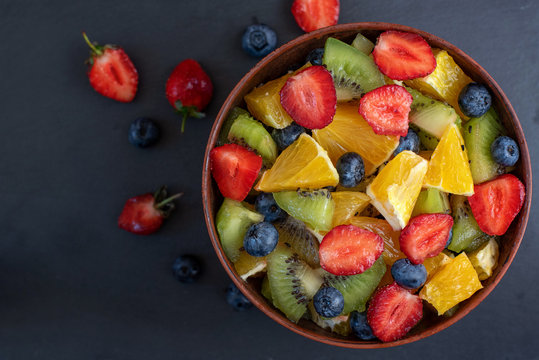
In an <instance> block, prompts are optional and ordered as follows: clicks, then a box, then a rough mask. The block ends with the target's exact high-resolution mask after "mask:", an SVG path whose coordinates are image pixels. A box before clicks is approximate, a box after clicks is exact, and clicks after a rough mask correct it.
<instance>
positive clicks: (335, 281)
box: [324, 256, 387, 314]
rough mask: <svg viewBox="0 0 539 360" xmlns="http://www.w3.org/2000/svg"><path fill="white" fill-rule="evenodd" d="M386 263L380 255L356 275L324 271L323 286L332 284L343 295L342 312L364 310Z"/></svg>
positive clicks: (383, 272) (384, 269)
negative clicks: (340, 274) (339, 274)
mask: <svg viewBox="0 0 539 360" xmlns="http://www.w3.org/2000/svg"><path fill="white" fill-rule="evenodd" d="M386 270H387V268H386V264H385V262H384V259H383V256H380V257H379V258H378V260H376V261H375V262H374V264H373V265H372V266H371V267H370V268H368V269H367V270H365V271H364V272H362V273H361V274H358V275H350V276H337V275H333V274H330V273H328V272H325V273H324V286H333V287H334V288H335V289H337V290H339V291H340V292H341V293H342V295H343V296H344V309H343V311H342V314H349V313H350V312H352V311H354V310H357V311H359V312H362V311H365V308H366V304H367V301H368V300H369V299H370V297H371V295H372V293H373V292H374V290H375V289H376V287H377V286H378V284H379V283H380V280H382V277H383V276H384V274H385V273H386Z"/></svg>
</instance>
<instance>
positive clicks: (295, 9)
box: [292, 0, 339, 32]
mask: <svg viewBox="0 0 539 360" xmlns="http://www.w3.org/2000/svg"><path fill="white" fill-rule="evenodd" d="M292 15H294V18H295V19H296V22H297V23H298V25H299V27H300V28H301V29H302V30H303V31H305V32H311V31H314V30H318V29H321V28H323V27H326V26H332V25H336V24H337V21H338V20H339V0H295V1H294V3H293V4H292Z"/></svg>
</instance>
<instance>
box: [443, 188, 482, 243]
mask: <svg viewBox="0 0 539 360" xmlns="http://www.w3.org/2000/svg"><path fill="white" fill-rule="evenodd" d="M451 209H452V210H453V214H452V215H453V221H454V223H453V238H452V240H451V243H450V244H449V246H448V247H447V248H448V249H449V250H451V251H454V252H457V253H460V252H461V251H463V250H466V249H471V247H472V246H480V245H481V244H482V243H483V242H485V241H486V240H488V238H489V236H488V235H487V234H485V233H484V232H482V231H481V229H480V228H479V225H477V221H475V218H474V217H473V214H472V209H471V208H470V204H469V203H468V200H467V199H466V197H465V196H462V195H452V196H451Z"/></svg>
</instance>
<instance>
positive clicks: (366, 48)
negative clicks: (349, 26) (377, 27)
mask: <svg viewBox="0 0 539 360" xmlns="http://www.w3.org/2000/svg"><path fill="white" fill-rule="evenodd" d="M352 46H353V47H355V48H356V49H358V50H359V51H361V52H362V53H363V54H365V55H369V54H370V53H371V52H372V49H374V44H373V43H372V41H370V40H369V39H367V38H366V37H365V36H363V35H361V33H358V34H357V35H356V38H355V39H354V41H352Z"/></svg>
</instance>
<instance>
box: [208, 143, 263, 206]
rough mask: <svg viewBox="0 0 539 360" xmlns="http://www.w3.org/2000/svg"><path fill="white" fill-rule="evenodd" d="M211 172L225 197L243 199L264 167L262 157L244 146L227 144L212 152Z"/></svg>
mask: <svg viewBox="0 0 539 360" xmlns="http://www.w3.org/2000/svg"><path fill="white" fill-rule="evenodd" d="M210 161H211V173H212V175H213V178H214V179H215V181H216V182H217V186H218V187H219V190H220V191H221V194H222V195H223V196H224V197H227V198H229V199H232V200H237V201H243V200H244V199H245V197H246V196H247V194H249V191H250V190H251V188H252V187H253V184H254V182H255V181H256V178H257V176H258V173H259V172H260V169H261V168H262V158H261V157H260V156H258V155H256V154H255V153H254V152H252V151H249V150H247V149H246V148H244V147H243V146H240V145H236V144H226V145H223V146H219V147H216V148H214V149H212V151H211V152H210Z"/></svg>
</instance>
